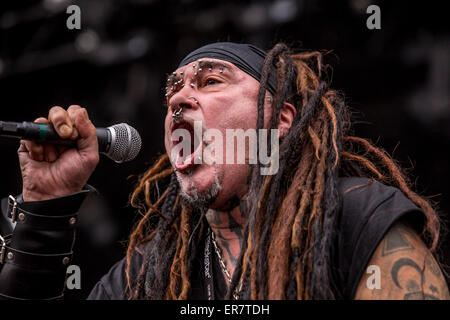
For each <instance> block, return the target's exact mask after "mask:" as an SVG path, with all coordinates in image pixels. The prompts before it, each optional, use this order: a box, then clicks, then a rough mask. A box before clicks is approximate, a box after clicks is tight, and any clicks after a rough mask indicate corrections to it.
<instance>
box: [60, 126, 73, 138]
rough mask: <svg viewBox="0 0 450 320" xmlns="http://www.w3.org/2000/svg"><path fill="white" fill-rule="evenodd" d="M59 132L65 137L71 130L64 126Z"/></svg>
mask: <svg viewBox="0 0 450 320" xmlns="http://www.w3.org/2000/svg"><path fill="white" fill-rule="evenodd" d="M59 131H60V132H61V134H62V135H63V136H68V135H69V134H70V128H69V126H68V125H67V124H63V125H62V126H61V127H59Z"/></svg>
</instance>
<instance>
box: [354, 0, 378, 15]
mask: <svg viewBox="0 0 450 320" xmlns="http://www.w3.org/2000/svg"><path fill="white" fill-rule="evenodd" d="M371 4H374V3H373V1H372V0H351V1H350V8H352V9H353V11H354V12H355V13H357V14H361V15H362V14H366V10H367V7H368V6H370V5H371Z"/></svg>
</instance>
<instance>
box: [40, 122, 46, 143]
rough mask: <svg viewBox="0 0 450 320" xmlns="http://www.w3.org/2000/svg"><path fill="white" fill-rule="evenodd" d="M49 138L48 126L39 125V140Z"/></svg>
mask: <svg viewBox="0 0 450 320" xmlns="http://www.w3.org/2000/svg"><path fill="white" fill-rule="evenodd" d="M45 136H47V125H46V124H45V123H39V140H41V141H42V140H44V139H45Z"/></svg>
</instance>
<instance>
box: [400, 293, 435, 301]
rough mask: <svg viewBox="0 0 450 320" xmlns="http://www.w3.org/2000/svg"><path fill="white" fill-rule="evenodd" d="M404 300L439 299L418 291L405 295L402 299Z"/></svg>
mask: <svg viewBox="0 0 450 320" xmlns="http://www.w3.org/2000/svg"><path fill="white" fill-rule="evenodd" d="M403 299H404V300H423V299H424V300H439V298H437V297H435V296H433V295H431V294H428V293H423V292H422V291H418V292H411V293H407V294H405V296H404V297H403Z"/></svg>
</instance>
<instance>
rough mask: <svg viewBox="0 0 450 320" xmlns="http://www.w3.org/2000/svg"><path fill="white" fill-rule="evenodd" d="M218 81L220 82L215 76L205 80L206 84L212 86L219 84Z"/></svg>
mask: <svg viewBox="0 0 450 320" xmlns="http://www.w3.org/2000/svg"><path fill="white" fill-rule="evenodd" d="M217 83H220V81H219V80H216V79H214V78H208V79H206V80H205V86H210V85H213V84H217Z"/></svg>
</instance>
